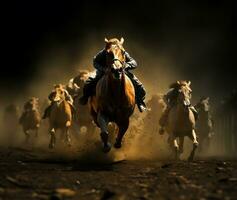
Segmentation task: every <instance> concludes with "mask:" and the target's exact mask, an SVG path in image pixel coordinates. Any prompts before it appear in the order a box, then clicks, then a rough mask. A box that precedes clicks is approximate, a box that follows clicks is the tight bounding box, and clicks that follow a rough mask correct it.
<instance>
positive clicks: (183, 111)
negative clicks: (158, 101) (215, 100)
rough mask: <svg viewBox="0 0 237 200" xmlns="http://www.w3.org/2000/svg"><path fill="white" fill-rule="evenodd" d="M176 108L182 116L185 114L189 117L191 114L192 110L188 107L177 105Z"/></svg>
mask: <svg viewBox="0 0 237 200" xmlns="http://www.w3.org/2000/svg"><path fill="white" fill-rule="evenodd" d="M176 108H177V111H178V113H180V114H183V115H187V116H188V115H189V112H190V108H189V107H186V106H183V105H181V104H179V103H178V104H176Z"/></svg>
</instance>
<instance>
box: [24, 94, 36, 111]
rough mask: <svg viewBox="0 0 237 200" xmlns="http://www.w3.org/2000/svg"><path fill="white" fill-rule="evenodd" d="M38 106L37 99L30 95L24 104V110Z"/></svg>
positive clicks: (34, 108)
mask: <svg viewBox="0 0 237 200" xmlns="http://www.w3.org/2000/svg"><path fill="white" fill-rule="evenodd" d="M38 107H39V99H38V98H36V97H31V98H30V99H29V100H28V101H27V103H26V104H25V109H26V110H38Z"/></svg>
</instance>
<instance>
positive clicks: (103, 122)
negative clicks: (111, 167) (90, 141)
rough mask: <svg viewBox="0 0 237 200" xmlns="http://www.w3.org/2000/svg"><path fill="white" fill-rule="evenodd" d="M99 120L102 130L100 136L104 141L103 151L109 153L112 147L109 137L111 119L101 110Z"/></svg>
mask: <svg viewBox="0 0 237 200" xmlns="http://www.w3.org/2000/svg"><path fill="white" fill-rule="evenodd" d="M97 122H98V124H99V127H100V130H101V133H100V137H101V140H102V142H103V151H104V152H105V153H107V152H109V151H110V149H111V144H110V143H109V142H108V139H109V134H108V123H109V121H108V119H107V118H106V117H105V116H104V115H103V114H101V113H100V112H99V113H98V116H97Z"/></svg>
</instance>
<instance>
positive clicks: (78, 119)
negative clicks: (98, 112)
mask: <svg viewBox="0 0 237 200" xmlns="http://www.w3.org/2000/svg"><path fill="white" fill-rule="evenodd" d="M89 74H90V72H89V71H88V70H80V71H79V75H78V76H76V77H75V78H72V79H70V81H69V83H68V85H67V90H68V92H69V94H70V95H71V96H72V97H73V104H74V108H75V113H76V114H75V115H74V118H73V120H74V121H73V122H74V123H73V124H74V126H73V128H74V130H75V131H76V132H79V133H81V132H82V130H83V128H85V127H86V132H87V133H89V134H93V133H94V131H95V125H94V124H93V119H92V117H91V115H90V112H89V108H88V107H87V106H83V105H81V104H80V103H79V98H80V96H82V93H83V91H82V90H83V87H84V84H85V81H86V80H87V79H88V77H89ZM82 113H83V114H82ZM78 129H79V130H78Z"/></svg>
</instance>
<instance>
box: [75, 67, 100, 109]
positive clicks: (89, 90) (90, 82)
mask: <svg viewBox="0 0 237 200" xmlns="http://www.w3.org/2000/svg"><path fill="white" fill-rule="evenodd" d="M102 76H103V73H102V72H101V71H99V70H96V73H95V75H94V76H90V77H89V78H88V79H87V80H86V82H85V85H84V88H83V96H82V97H81V98H80V99H79V101H80V104H82V105H86V104H87V101H88V98H89V97H90V96H91V95H93V92H94V89H95V87H96V84H97V82H98V81H99V79H100V78H101V77H102Z"/></svg>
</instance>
